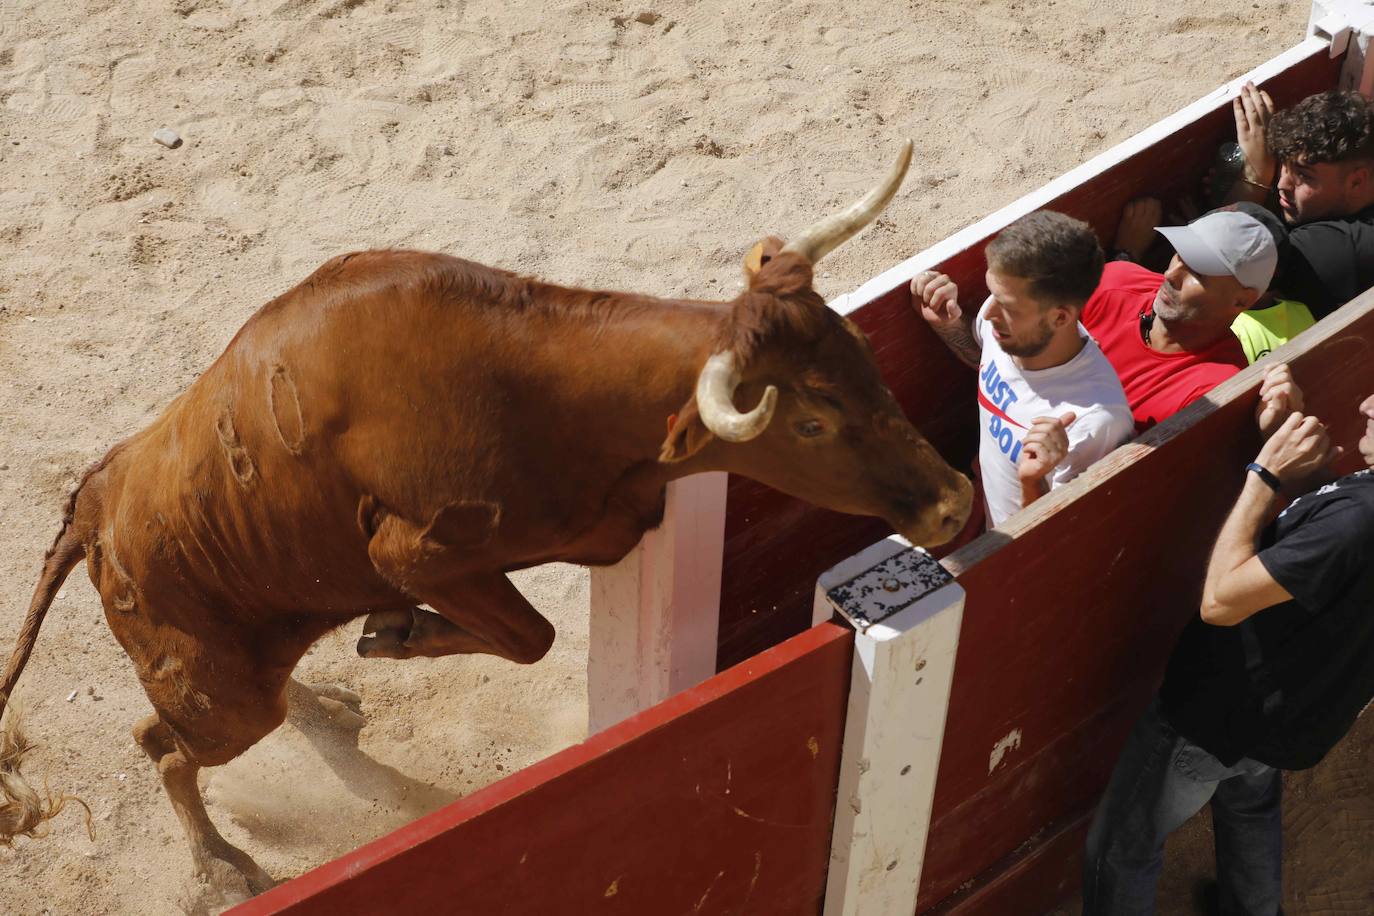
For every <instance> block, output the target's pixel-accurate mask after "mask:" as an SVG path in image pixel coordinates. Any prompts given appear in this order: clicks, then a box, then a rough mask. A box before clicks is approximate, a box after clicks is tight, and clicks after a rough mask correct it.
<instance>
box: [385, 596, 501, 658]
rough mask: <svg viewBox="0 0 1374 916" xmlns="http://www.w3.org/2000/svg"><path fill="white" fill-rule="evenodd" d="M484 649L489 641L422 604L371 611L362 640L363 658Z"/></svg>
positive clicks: (444, 653) (417, 656)
mask: <svg viewBox="0 0 1374 916" xmlns="http://www.w3.org/2000/svg"><path fill="white" fill-rule="evenodd" d="M483 651H486V647H485V645H484V644H482V645H479V644H478V643H476V642H474V641H473V639H472V637H471V635H470V634H467V633H465V632H463V630H462V628H461V627H458V626H456V625H454V624H452V623H449V622H448V621H447V620H445V619H444V618H443V617H441V616H439V615H438V614H436V613H434V612H433V611H426V610H424V609H422V608H418V607H413V608H409V609H407V610H404V611H377V612H376V613H373V614H368V615H367V619H366V620H365V621H363V635H362V637H361V638H360V639H359V640H358V654H359V655H361V656H362V657H363V658H437V657H439V656H442V655H458V654H463V653H467V654H472V653H477V652H483Z"/></svg>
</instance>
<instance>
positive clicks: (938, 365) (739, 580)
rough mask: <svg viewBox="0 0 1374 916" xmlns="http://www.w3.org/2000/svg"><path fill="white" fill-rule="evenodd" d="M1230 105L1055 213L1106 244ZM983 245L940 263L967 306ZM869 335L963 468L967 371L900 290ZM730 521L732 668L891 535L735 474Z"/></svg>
mask: <svg viewBox="0 0 1374 916" xmlns="http://www.w3.org/2000/svg"><path fill="white" fill-rule="evenodd" d="M1340 64H1341V59H1340V58H1336V59H1332V58H1330V56H1329V54H1328V53H1327V51H1326V50H1325V48H1322V49H1320V50H1317V51H1315V52H1314V53H1313V54H1312V55H1311V56H1309V57H1307V58H1306V59H1304V60H1302V61H1301V62H1299V63H1297V64H1296V65H1294V66H1292V67H1290V68H1289V69H1287V70H1286V71H1284V72H1283V73H1282V74H1281V75H1279V76H1277V77H1275V78H1272V79H1270V80H1267V81H1266V82H1264V83H1263V85H1264V87H1265V88H1266V89H1268V90H1269V92H1270V93H1271V94H1272V95H1273V97H1274V102H1275V104H1276V105H1279V106H1281V107H1282V106H1286V105H1290V104H1292V103H1294V102H1296V101H1298V100H1299V99H1302V98H1304V97H1305V96H1307V95H1310V94H1311V93H1313V92H1317V91H1320V90H1323V89H1328V88H1330V87H1331V86H1334V85H1335V84H1336V79H1337V76H1338V71H1339V68H1340ZM1234 134H1235V124H1234V119H1233V116H1232V114H1231V102H1230V100H1229V99H1228V98H1218V99H1217V103H1216V106H1215V108H1214V109H1213V110H1212V112H1211V113H1210V114H1209V115H1208V116H1206V117H1204V118H1203V119H1201V120H1199V121H1197V122H1194V123H1193V124H1192V125H1191V126H1189V127H1188V128H1187V129H1186V130H1183V131H1180V132H1178V133H1175V134H1171V135H1170V136H1168V137H1167V138H1164V139H1162V140H1161V141H1160V142H1158V143H1156V144H1154V145H1153V146H1151V147H1150V148H1148V149H1147V150H1145V151H1143V152H1140V153H1138V154H1136V155H1134V156H1131V157H1130V158H1128V159H1125V160H1124V161H1122V162H1121V163H1119V164H1118V165H1116V166H1114V167H1113V168H1111V169H1109V170H1108V171H1106V172H1104V173H1103V174H1101V175H1099V176H1098V177H1097V178H1096V179H1094V180H1092V181H1090V182H1086V183H1084V184H1080V185H1078V186H1076V187H1074V188H1073V189H1072V190H1070V191H1068V192H1067V193H1064V194H1062V195H1060V196H1059V197H1057V198H1055V199H1053V200H1051V201H1049V202H1048V203H1047V204H1046V205H1045V206H1046V208H1048V209H1052V210H1059V211H1062V212H1064V213H1068V214H1070V215H1072V216H1076V217H1078V218H1079V219H1083V220H1086V221H1087V222H1088V223H1090V224H1091V225H1092V226H1093V228H1094V229H1096V230H1097V233H1098V236H1099V237H1100V238H1101V239H1102V240H1103V242H1104V243H1109V242H1110V241H1111V238H1112V234H1113V233H1114V232H1115V230H1116V222H1117V219H1118V218H1119V217H1120V214H1121V209H1122V207H1123V206H1124V205H1125V203H1126V201H1127V200H1129V199H1131V198H1132V197H1135V196H1138V195H1141V194H1145V193H1149V194H1155V195H1160V196H1163V197H1164V198H1165V199H1166V200H1167V199H1169V198H1170V197H1171V196H1174V195H1177V194H1179V193H1180V192H1182V191H1184V190H1189V189H1191V186H1193V185H1194V184H1195V183H1196V182H1197V180H1198V178H1199V176H1201V175H1202V173H1203V172H1204V171H1205V170H1206V167H1207V165H1208V164H1209V162H1210V161H1211V157H1212V156H1213V154H1214V153H1215V151H1216V146H1217V144H1218V143H1220V142H1221V141H1222V140H1224V139H1228V138H1234ZM986 241H987V240H986V239H984V240H983V241H981V242H979V243H977V244H974V245H971V246H970V247H969V248H967V249H965V250H964V251H962V252H960V253H958V254H956V255H955V256H954V257H952V258H950V259H949V260H947V261H945V262H944V263H943V264H941V265H940V269H941V270H943V271H945V272H946V273H948V274H949V275H950V276H951V277H953V278H954V280H955V282H957V283H958V284H959V288H960V290H961V293H962V296H963V298H964V299H965V301H968V302H977V301H981V299H982V297H983V296H985V295H986V293H987V290H986V287H985V285H984V283H983V271H984V269H985V263H984V260H983V247H984V244H985V243H986ZM850 317H851V318H853V319H854V320H855V321H856V322H858V324H859V326H860V327H862V328H863V329H864V331H865V332H867V333H868V335H869V339H870V340H872V342H873V345H874V347H875V349H876V351H877V359H878V366H879V368H880V369H881V370H882V373H883V378H884V380H885V381H886V382H887V383H888V385H889V387H891V388H892V390H893V392H894V393H895V394H896V395H897V399H898V400H899V401H900V402H901V404H902V407H903V409H905V410H906V412H907V415H908V416H909V417H910V418H911V420H912V422H913V423H915V424H916V426H917V427H918V428H920V429H921V430H922V431H923V432H924V433H925V434H926V436H927V437H928V438H929V439H930V440H931V441H932V443H934V444H935V446H936V447H937V448H939V449H940V450H941V451H942V453H944V454H945V455H946V456H947V457H948V458H949V460H950V462H951V463H952V464H955V466H956V467H957V466H965V467H966V466H967V464H968V462H969V460H970V459H971V458H972V455H973V450H974V447H975V423H976V420H977V410H976V408H975V406H974V388H975V386H974V382H973V373H972V370H969V369H966V368H965V367H963V366H962V364H960V363H959V362H958V361H957V360H955V359H954V358H953V357H952V356H951V355H950V354H949V352H948V351H947V350H946V349H945V347H944V345H943V344H942V343H940V341H939V339H938V338H937V337H936V336H935V335H934V334H933V333H932V332H931V331H930V329H929V328H928V327H926V325H925V323H924V322H922V321H921V319H920V318H919V317H918V316H916V315H915V313H913V312H912V311H911V306H910V296H909V294H908V293H907V290H906V288H905V287H904V286H902V287H898V288H897V289H893V290H890V291H888V292H886V293H884V294H883V295H880V296H878V297H877V298H876V299H874V300H872V301H871V302H868V303H867V304H865V305H863V306H861V307H860V308H858V309H857V310H856V311H855V312H853V313H852V314H851V315H850ZM728 499H729V501H728V504H727V509H726V522H725V565H724V571H723V574H722V580H723V583H724V584H723V588H722V594H721V610H720V634H719V640H720V647H719V652H718V655H717V666H718V667H719V668H725V667H728V666H730V665H733V664H735V663H736V662H738V661H739V660H740V659H742V658H747V657H749V656H750V655H751V654H753V653H754V652H757V651H759V650H760V649H763V648H765V647H767V646H770V645H773V644H774V643H776V642H777V641H778V640H780V639H783V638H786V637H787V636H790V635H791V634H793V633H797V632H800V631H801V630H802V629H805V628H806V627H807V626H808V625H809V624H810V619H811V618H810V615H811V600H812V590H813V587H814V583H815V580H816V578H817V576H819V575H820V574H821V573H822V572H824V571H825V570H826V569H829V568H830V567H831V566H833V565H835V564H836V563H838V562H840V561H841V560H843V559H844V558H846V557H848V556H851V555H853V554H855V553H857V552H858V551H859V550H861V549H863V548H864V547H867V546H868V545H869V544H871V543H873V542H874V541H876V540H878V539H879V538H881V537H883V536H885V535H886V534H887V533H888V529H887V527H886V525H884V524H883V523H882V522H881V521H878V520H876V519H860V518H854V517H852V516H842V515H838V514H836V513H833V512H827V511H825V510H823V509H817V508H814V507H811V506H807V505H805V504H803V503H801V502H799V501H797V500H794V499H792V498H791V497H788V496H784V495H782V494H780V493H777V492H775V491H772V490H768V489H767V488H765V487H763V486H762V485H761V484H757V483H754V482H752V481H749V480H745V479H743V478H737V477H732V478H731V479H730V487H729V497H728Z"/></svg>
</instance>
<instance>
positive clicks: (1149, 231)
mask: <svg viewBox="0 0 1374 916" xmlns="http://www.w3.org/2000/svg"><path fill="white" fill-rule="evenodd" d="M1163 216H1164V206H1163V204H1161V203H1160V202H1159V201H1158V200H1156V199H1155V198H1153V197H1137V198H1136V199H1135V200H1133V201H1131V202H1130V203H1128V204H1126V208H1125V209H1124V210H1122V211H1121V222H1120V223H1118V224H1117V227H1116V241H1115V243H1114V245H1113V247H1115V248H1117V249H1119V250H1121V251H1124V252H1126V253H1127V254H1129V255H1130V256H1131V260H1132V261H1135V262H1136V263H1137V264H1139V263H1140V259H1141V258H1143V257H1145V252H1147V251H1149V250H1150V243H1151V242H1153V241H1154V238H1155V227H1156V226H1158V225H1159V224H1160V220H1161V219H1162V218H1163Z"/></svg>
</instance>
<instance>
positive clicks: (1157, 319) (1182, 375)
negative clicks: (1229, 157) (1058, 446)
mask: <svg viewBox="0 0 1374 916" xmlns="http://www.w3.org/2000/svg"><path fill="white" fill-rule="evenodd" d="M1158 231H1159V232H1160V234H1162V235H1163V236H1164V237H1165V238H1166V239H1168V240H1169V242H1170V243H1172V244H1173V246H1174V251H1175V254H1174V257H1173V260H1172V261H1170V263H1169V267H1168V269H1167V270H1166V271H1165V272H1164V273H1163V274H1157V273H1155V272H1154V271H1151V270H1146V269H1145V268H1143V267H1140V266H1139V265H1136V264H1131V263H1129V262H1127V261H1113V262H1112V263H1110V264H1108V265H1107V266H1106V268H1105V269H1104V270H1103V273H1102V282H1101V283H1099V284H1098V287H1097V291H1096V292H1095V293H1093V295H1092V298H1091V299H1089V300H1088V304H1087V305H1086V306H1084V308H1083V319H1082V320H1083V324H1084V325H1085V326H1086V327H1087V329H1088V332H1089V333H1090V334H1092V336H1093V337H1094V339H1096V340H1097V342H1098V344H1099V345H1100V346H1101V347H1102V352H1103V353H1105V354H1106V356H1107V359H1108V360H1110V361H1111V364H1112V366H1113V367H1114V368H1115V369H1116V372H1117V375H1118V376H1120V378H1121V385H1122V387H1123V388H1124V389H1125V391H1126V400H1127V401H1128V402H1129V403H1130V406H1131V414H1132V416H1133V417H1134V419H1135V426H1136V430H1137V431H1138V432H1143V431H1145V430H1146V429H1149V428H1150V427H1151V426H1153V425H1155V424H1156V423H1158V422H1160V421H1161V420H1164V419H1165V418H1167V417H1170V416H1173V415H1174V414H1175V413H1177V412H1178V411H1180V410H1182V409H1183V408H1184V407H1186V406H1187V405H1189V404H1191V403H1192V402H1193V401H1195V400H1197V399H1198V398H1199V397H1201V396H1202V395H1204V394H1206V393H1207V392H1208V391H1210V390H1212V388H1214V387H1215V386H1216V385H1217V384H1218V383H1220V382H1223V381H1225V380H1226V379H1228V378H1230V377H1231V376H1233V375H1235V374H1236V373H1237V372H1239V371H1240V370H1241V369H1243V368H1245V366H1246V365H1247V361H1246V358H1245V352H1244V351H1243V350H1242V349H1241V346H1240V343H1239V341H1237V340H1236V336H1235V335H1234V334H1232V333H1231V323H1232V322H1233V321H1235V320H1236V317H1237V316H1238V315H1240V313H1241V312H1244V311H1245V310H1246V309H1248V308H1250V307H1251V306H1252V305H1254V304H1255V302H1256V301H1257V300H1258V299H1259V297H1260V294H1261V293H1263V292H1264V291H1265V290H1266V289H1267V288H1268V286H1269V281H1270V279H1271V278H1272V277H1273V275H1274V269H1275V267H1276V266H1277V264H1278V249H1277V247H1276V246H1275V244H1274V239H1273V237H1272V236H1271V235H1270V233H1269V231H1268V230H1267V229H1266V228H1265V227H1264V225H1263V224H1262V223H1260V222H1259V221H1258V220H1256V219H1255V218H1254V217H1252V216H1249V215H1247V214H1244V213H1239V212H1234V211H1224V210H1223V211H1215V212H1212V213H1208V214H1207V215H1206V216H1203V217H1201V218H1199V219H1196V220H1194V221H1193V222H1192V223H1190V224H1188V225H1187V226H1171V227H1162V228H1160V229H1159V230H1158Z"/></svg>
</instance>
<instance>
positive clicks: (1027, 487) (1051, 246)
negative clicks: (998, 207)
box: [911, 211, 1135, 527]
mask: <svg viewBox="0 0 1374 916" xmlns="http://www.w3.org/2000/svg"><path fill="white" fill-rule="evenodd" d="M985 255H986V257H987V263H988V269H987V284H988V289H989V290H990V291H991V295H989V296H988V298H987V300H986V301H985V302H984V303H983V305H982V307H981V308H980V309H979V310H978V313H977V315H976V316H972V319H971V320H970V316H969V315H968V314H967V313H966V312H965V311H964V310H963V309H961V308H960V307H959V301H958V299H959V291H958V289H957V287H956V286H955V285H954V282H953V281H952V280H950V278H949V277H947V276H945V275H944V274H940V273H935V272H934V271H925V272H923V273H920V274H917V275H916V277H915V278H913V279H912V281H911V293H912V304H913V306H915V307H916V308H917V310H918V311H919V312H920V313H921V315H922V317H924V318H925V320H926V321H927V322H929V323H930V326H931V328H933V329H934V330H935V332H936V333H937V334H939V335H940V337H941V338H942V339H943V340H944V341H945V343H946V344H947V345H948V346H949V348H950V349H951V350H953V351H954V353H955V354H956V355H957V356H958V357H959V358H960V359H962V360H963V361H964V362H966V363H967V364H968V365H970V366H973V367H975V368H977V370H978V413H979V427H980V430H979V443H978V464H979V470H980V475H981V481H982V486H983V495H984V503H985V505H986V506H987V520H988V525H989V527H996V526H997V525H1000V524H1002V522H1004V521H1005V520H1006V519H1007V518H1009V517H1010V516H1012V515H1014V514H1016V513H1017V512H1019V511H1020V510H1021V509H1023V508H1024V507H1026V506H1029V505H1030V504H1031V503H1033V502H1034V501H1035V500H1037V499H1039V498H1040V497H1041V496H1043V495H1044V494H1046V493H1048V492H1049V491H1050V490H1051V489H1052V488H1053V487H1055V486H1058V485H1059V484H1061V483H1066V482H1067V481H1069V480H1072V479H1073V478H1074V477H1076V476H1078V475H1079V474H1080V473H1082V472H1083V471H1084V470H1085V469H1086V468H1087V467H1088V465H1090V464H1092V463H1093V462H1094V461H1097V460H1098V459H1099V458H1101V457H1103V456H1104V455H1106V454H1107V453H1108V452H1110V451H1111V450H1112V449H1114V448H1116V447H1117V446H1118V445H1120V444H1121V443H1122V442H1125V441H1126V440H1127V439H1129V438H1130V437H1131V436H1132V435H1133V434H1134V431H1135V428H1134V422H1133V421H1132V419H1131V409H1130V406H1129V405H1128V404H1127V403H1126V394H1125V392H1123V391H1122V389H1121V381H1120V379H1118V378H1117V375H1116V370H1115V369H1113V368H1112V364H1111V363H1110V362H1108V361H1107V358H1106V357H1105V356H1104V355H1103V354H1102V351H1101V349H1099V348H1098V346H1097V343H1096V342H1095V341H1094V340H1093V339H1092V337H1090V336H1089V335H1088V332H1087V330H1085V329H1084V327H1083V325H1082V324H1080V323H1079V321H1078V317H1079V314H1080V313H1081V312H1082V310H1083V305H1084V303H1086V302H1087V301H1088V298H1089V297H1090V296H1092V294H1093V290H1094V289H1096V288H1097V283H1098V281H1099V280H1100V279H1101V277H1102V265H1103V255H1102V247H1101V246H1100V245H1099V244H1098V241H1097V236H1096V235H1094V234H1093V231H1092V229H1091V228H1090V227H1089V226H1088V225H1087V224H1085V223H1082V222H1079V221H1078V220H1076V219H1072V218H1070V217H1068V216H1065V215H1064V214H1062V213H1054V212H1051V211H1040V212H1037V213H1032V214H1030V215H1028V216H1025V217H1022V218H1021V219H1019V220H1017V221H1016V222H1014V223H1012V224H1011V225H1010V226H1008V227H1007V228H1006V229H1004V230H1003V231H1002V232H1001V233H1000V234H999V235H998V236H997V237H996V238H995V239H993V240H992V241H991V242H990V243H988V246H987V249H986V251H985Z"/></svg>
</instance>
